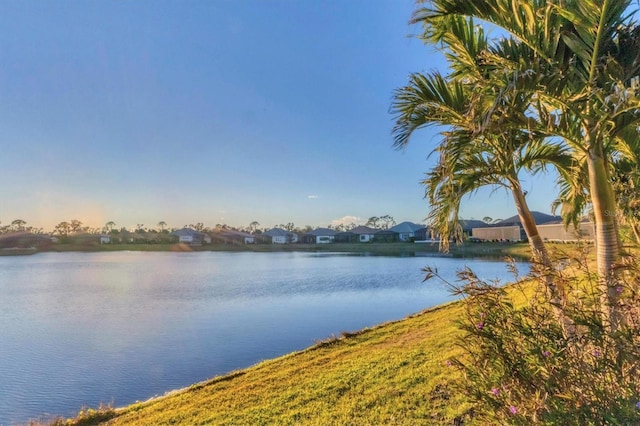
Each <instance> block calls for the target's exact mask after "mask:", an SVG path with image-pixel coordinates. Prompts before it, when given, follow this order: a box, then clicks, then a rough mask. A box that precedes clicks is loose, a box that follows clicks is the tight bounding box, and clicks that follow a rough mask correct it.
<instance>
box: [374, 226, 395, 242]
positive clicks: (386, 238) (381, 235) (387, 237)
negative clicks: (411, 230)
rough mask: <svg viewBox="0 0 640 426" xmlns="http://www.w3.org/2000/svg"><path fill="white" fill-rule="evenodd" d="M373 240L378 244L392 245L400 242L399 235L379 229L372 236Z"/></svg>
mask: <svg viewBox="0 0 640 426" xmlns="http://www.w3.org/2000/svg"><path fill="white" fill-rule="evenodd" d="M373 240H374V241H375V242H380V243H392V242H395V241H400V234H399V233H398V232H396V231H392V230H391V229H381V230H379V231H378V232H376V233H375V234H373Z"/></svg>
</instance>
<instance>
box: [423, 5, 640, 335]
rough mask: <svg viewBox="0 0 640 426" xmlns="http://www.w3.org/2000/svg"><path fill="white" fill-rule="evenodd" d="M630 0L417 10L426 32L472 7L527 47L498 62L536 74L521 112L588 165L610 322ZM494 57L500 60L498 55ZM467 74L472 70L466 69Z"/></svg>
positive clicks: (629, 112)
mask: <svg viewBox="0 0 640 426" xmlns="http://www.w3.org/2000/svg"><path fill="white" fill-rule="evenodd" d="M629 4H630V1H629V0H603V1H597V0H565V1H560V0H557V1H543V0H477V1H473V2H470V1H466V0H433V1H431V2H429V3H426V6H423V7H421V8H420V9H419V10H418V11H417V12H416V13H415V15H414V19H413V20H414V22H416V23H421V24H423V25H424V29H425V38H426V39H427V40H430V41H440V42H442V40H444V37H445V36H444V35H446V34H447V29H449V28H451V26H452V22H453V23H455V22H457V20H460V19H469V17H474V18H477V19H480V20H482V21H484V22H488V23H490V24H492V25H494V26H497V27H499V28H501V29H503V30H504V31H505V32H506V33H507V34H509V36H508V37H507V38H506V39H505V40H506V41H505V43H508V44H510V45H511V46H513V47H514V48H517V49H520V50H521V51H525V50H528V51H529V55H528V58H527V57H524V56H523V57H522V58H521V59H523V60H522V61H520V62H518V63H517V64H516V65H517V66H513V65H514V63H513V61H511V62H510V61H508V60H504V59H508V58H505V57H503V58H502V59H503V60H499V59H500V58H490V57H489V58H487V57H482V58H481V59H482V60H488V61H489V62H492V63H493V64H494V66H495V69H496V70H499V71H500V72H501V73H504V74H507V75H513V76H514V77H515V76H516V74H515V73H516V72H518V71H519V70H522V66H524V67H525V69H526V70H528V71H530V74H531V75H532V76H533V78H531V79H530V81H529V82H527V81H526V80H525V81H524V84H522V85H521V86H520V90H521V91H528V92H529V93H530V94H531V98H530V99H531V103H530V104H529V106H528V108H527V109H526V110H524V111H523V112H526V113H527V114H528V115H529V116H530V117H532V118H535V119H536V121H537V122H538V123H537V125H536V127H537V128H538V129H539V130H540V131H543V132H545V133H546V134H547V136H549V137H559V138H561V139H562V141H563V143H565V144H566V146H567V147H569V148H570V149H571V152H572V153H573V155H574V156H575V157H576V159H578V160H579V161H583V162H584V165H585V168H586V172H587V179H586V181H587V188H586V189H587V191H588V194H589V198H590V205H591V207H592V209H593V216H594V219H595V223H596V245H597V265H598V275H599V279H600V280H599V282H600V289H601V291H600V292H601V310H602V313H603V320H604V322H605V324H606V325H607V327H608V328H609V329H610V330H612V331H614V330H615V329H616V328H617V326H618V324H619V323H620V322H621V320H622V317H621V314H620V311H619V309H618V305H619V297H620V294H619V293H618V292H617V291H616V287H617V285H618V282H617V277H616V275H615V273H614V272H615V270H616V269H615V265H616V263H617V262H618V261H619V258H620V251H619V248H620V244H619V234H618V225H617V222H616V215H615V211H616V200H615V194H614V190H613V186H612V183H611V180H610V166H611V164H612V160H613V158H614V157H615V155H619V154H624V153H625V152H628V151H630V150H632V149H633V143H630V142H634V141H637V139H638V132H637V127H638V124H639V122H640V118H639V117H638V115H637V114H636V111H637V109H638V104H639V103H640V102H639V101H638V96H637V95H638V91H639V90H638V88H639V85H638V83H637V82H638V80H637V77H636V76H637V74H638V68H639V65H640V61H639V60H638V58H639V57H640V55H639V53H638V48H637V47H638V46H639V45H640V42H639V41H638V40H639V38H638V28H637V27H636V26H634V25H633V24H632V23H631V21H630V15H629V14H627V8H628V6H629ZM497 59H498V60H497ZM467 74H470V73H467Z"/></svg>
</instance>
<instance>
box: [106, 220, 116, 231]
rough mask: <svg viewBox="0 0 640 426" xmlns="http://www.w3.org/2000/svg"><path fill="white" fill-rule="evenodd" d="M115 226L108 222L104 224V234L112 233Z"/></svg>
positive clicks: (113, 223)
mask: <svg viewBox="0 0 640 426" xmlns="http://www.w3.org/2000/svg"><path fill="white" fill-rule="evenodd" d="M115 226H116V223H115V222H114V221H112V220H110V221H109V222H107V223H105V224H104V229H105V232H107V233H111V231H113V228H115Z"/></svg>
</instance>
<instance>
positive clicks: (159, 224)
mask: <svg viewBox="0 0 640 426" xmlns="http://www.w3.org/2000/svg"><path fill="white" fill-rule="evenodd" d="M165 226H167V222H165V221H164V220H161V221H160V222H158V228H160V232H161V233H164V228H165Z"/></svg>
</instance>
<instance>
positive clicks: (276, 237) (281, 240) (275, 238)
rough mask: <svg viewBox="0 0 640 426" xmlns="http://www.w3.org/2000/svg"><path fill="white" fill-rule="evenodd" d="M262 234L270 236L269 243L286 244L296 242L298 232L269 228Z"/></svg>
mask: <svg viewBox="0 0 640 426" xmlns="http://www.w3.org/2000/svg"><path fill="white" fill-rule="evenodd" d="M262 235H264V236H265V237H269V238H271V244H287V243H297V242H298V234H296V233H295V232H289V231H286V230H284V229H281V228H273V229H269V230H268V231H266V232H265V233H264V234H262Z"/></svg>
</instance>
